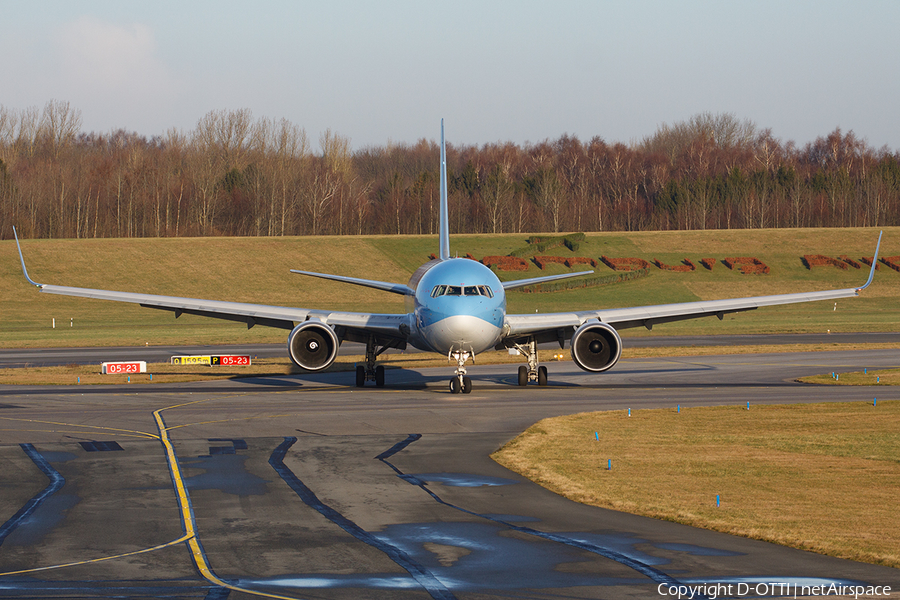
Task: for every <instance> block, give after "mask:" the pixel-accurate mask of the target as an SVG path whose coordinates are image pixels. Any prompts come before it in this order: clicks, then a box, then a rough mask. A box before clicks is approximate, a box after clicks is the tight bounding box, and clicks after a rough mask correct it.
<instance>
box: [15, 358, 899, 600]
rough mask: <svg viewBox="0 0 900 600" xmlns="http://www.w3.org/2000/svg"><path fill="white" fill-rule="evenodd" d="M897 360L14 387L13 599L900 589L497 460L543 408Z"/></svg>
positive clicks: (843, 565)
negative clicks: (376, 381) (525, 474)
mask: <svg viewBox="0 0 900 600" xmlns="http://www.w3.org/2000/svg"><path fill="white" fill-rule="evenodd" d="M898 364H900V351H898V350H888V351H886V350H877V351H857V352H829V353H797V354H772V355H745V356H739V355H729V356H705V357H687V358H657V359H631V360H623V361H622V362H620V364H619V365H617V367H616V368H615V369H613V370H612V371H611V372H609V373H605V374H599V375H593V374H589V373H584V372H582V371H580V370H578V369H577V367H575V366H574V365H573V364H572V363H570V362H567V363H548V367H549V370H550V386H548V387H547V388H538V387H536V386H529V387H528V388H524V389H523V388H519V387H517V386H516V385H515V373H514V371H515V370H514V369H513V368H512V367H511V366H509V365H505V366H481V365H476V366H474V367H470V370H469V373H470V375H471V376H472V378H473V380H474V384H475V388H474V391H473V392H472V394H470V395H451V394H450V393H449V392H448V390H447V380H448V378H449V371H450V370H449V368H447V369H423V370H419V371H415V370H389V371H388V374H387V382H388V383H387V387H385V388H383V389H375V388H365V389H362V390H360V389H357V388H354V387H349V384H350V381H349V377H350V375H349V374H346V373H335V374H324V375H317V376H306V377H294V376H285V377H278V378H258V379H248V380H239V381H218V382H205V383H197V384H178V385H175V384H173V385H152V386H150V385H148V386H104V387H103V388H102V389H100V388H93V387H87V386H80V387H78V386H71V387H56V386H31V387H27V388H24V387H23V388H11V387H3V388H0V441H2V444H0V464H2V469H0V489H2V490H3V492H2V494H0V597H14V598H36V597H40V598H104V597H108V598H112V597H129V598H212V599H214V598H232V599H238V598H240V599H243V598H253V597H260V596H262V597H273V598H278V597H285V598H341V599H343V598H348V599H349V598H401V599H403V598H429V597H430V598H472V599H475V598H510V597H514V598H643V597H657V596H659V591H660V590H662V591H664V592H665V591H666V590H668V589H670V588H671V587H672V586H678V585H691V586H697V585H703V584H709V583H722V584H732V585H737V584H738V583H744V584H746V585H749V586H751V588H752V587H753V586H756V585H757V584H761V583H778V582H781V583H788V584H790V583H792V582H793V583H794V584H799V585H805V584H809V585H817V584H820V583H830V582H838V583H839V584H841V583H845V584H847V585H849V584H851V583H855V584H868V585H879V586H885V585H889V586H892V588H893V589H894V590H898V589H900V571H898V570H896V569H891V568H885V567H877V566H872V565H866V564H861V563H854V562H850V561H844V560H838V559H833V558H828V557H823V556H818V555H815V554H810V553H806V552H801V551H797V550H792V549H788V548H783V547H780V546H775V545H772V544H767V543H763V542H757V541H753V540H747V539H743V538H737V537H732V536H728V535H724V534H719V533H714V532H708V531H703V530H699V529H694V528H690V527H686V526H682V525H677V524H674V523H669V522H664V521H657V520H653V519H647V518H643V517H634V516H631V515H627V514H623V513H618V512H615V511H608V510H603V509H597V508H592V507H587V506H582V505H579V504H575V503H573V502H569V501H567V500H564V499H562V498H561V497H558V496H556V495H554V494H551V493H549V492H547V491H545V490H543V489H542V488H540V487H538V486H536V485H534V484H532V483H530V482H528V481H526V480H524V479H523V478H521V477H519V476H518V475H516V474H513V473H511V472H509V471H506V470H505V469H503V468H502V467H500V466H498V465H497V464H495V463H494V462H493V461H491V460H490V458H489V457H488V455H489V454H490V453H491V452H492V451H494V450H495V449H496V448H498V447H499V446H500V445H502V444H503V443H504V442H506V441H507V440H509V439H510V438H512V437H513V436H515V435H516V434H518V433H519V432H520V431H522V430H524V429H525V428H527V427H528V426H529V425H531V424H532V423H534V422H535V421H537V420H539V419H541V418H544V417H547V416H554V415H560V414H570V413H575V412H581V411H587V410H611V409H622V408H632V409H633V410H640V409H642V408H651V407H674V406H675V405H676V404H678V405H681V407H682V408H690V407H692V406H699V405H716V404H732V403H734V404H740V405H744V404H746V403H747V402H748V401H749V402H751V404H762V403H792V402H819V401H860V402H866V401H869V402H870V401H871V400H872V397H873V395H875V393H876V390H874V389H873V388H866V387H854V388H850V387H818V386H809V385H803V384H797V383H794V382H793V380H794V378H796V377H799V376H802V375H807V374H812V373H821V372H830V371H839V372H840V371H850V370H858V369H862V368H864V367H868V368H877V367H887V366H897V365H898ZM877 396H878V398H879V400H896V399H898V398H900V390H897V389H896V388H887V387H879V388H877ZM735 589H737V588H735ZM782 590H783V591H786V590H784V588H782ZM751 595H755V594H751ZM761 595H766V594H761ZM695 597H697V596H695ZM745 597H747V596H746V595H745Z"/></svg>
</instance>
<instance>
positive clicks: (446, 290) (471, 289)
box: [431, 285, 494, 298]
mask: <svg viewBox="0 0 900 600" xmlns="http://www.w3.org/2000/svg"><path fill="white" fill-rule="evenodd" d="M438 296H487V297H488V298H493V297H494V292H493V290H491V288H490V286H487V285H467V286H459V285H436V286H434V289H432V290H431V297H432V298H437V297H438Z"/></svg>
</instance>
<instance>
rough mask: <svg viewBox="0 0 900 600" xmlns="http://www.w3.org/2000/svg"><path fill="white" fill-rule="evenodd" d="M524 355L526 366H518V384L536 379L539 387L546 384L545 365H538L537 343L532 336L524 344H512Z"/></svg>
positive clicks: (525, 383) (523, 384)
mask: <svg viewBox="0 0 900 600" xmlns="http://www.w3.org/2000/svg"><path fill="white" fill-rule="evenodd" d="M513 347H514V348H515V349H516V350H518V351H519V354H522V355H524V356H525V357H526V360H527V361H528V366H527V367H526V366H525V365H522V366H520V367H519V385H521V386H526V385H528V382H529V381H536V382H537V384H538V385H539V386H541V387H543V386H545V385H547V367H545V366H538V354H537V344H536V343H535V342H534V338H530V339H529V340H528V341H527V342H526V343H524V344H515V345H514V346H513Z"/></svg>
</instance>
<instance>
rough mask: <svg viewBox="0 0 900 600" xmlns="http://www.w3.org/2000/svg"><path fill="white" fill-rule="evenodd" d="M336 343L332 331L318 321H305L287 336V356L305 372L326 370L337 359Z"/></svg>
mask: <svg viewBox="0 0 900 600" xmlns="http://www.w3.org/2000/svg"><path fill="white" fill-rule="evenodd" d="M338 346H340V342H339V341H338V338H337V335H336V334H335V333H334V329H332V328H331V327H329V326H328V325H325V324H324V323H321V322H319V321H306V322H304V323H301V324H299V325H297V326H296V327H294V330H293V331H291V334H290V335H289V336H288V354H289V355H290V357H291V360H292V361H294V364H295V365H297V366H298V367H300V368H301V369H306V370H307V371H321V370H322V369H327V368H328V367H329V366H331V363H333V362H334V359H335V358H337V352H338Z"/></svg>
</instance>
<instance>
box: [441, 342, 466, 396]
mask: <svg viewBox="0 0 900 600" xmlns="http://www.w3.org/2000/svg"><path fill="white" fill-rule="evenodd" d="M470 356H472V355H471V354H470V353H468V352H464V351H462V350H457V351H453V352H450V354H449V356H448V357H447V358H448V359H449V360H451V361H452V360H453V359H456V372H455V373H454V374H453V379H451V380H450V393H451V394H458V393H460V392H462V393H463V394H469V393H471V392H472V380H471V379H469V378H468V377H466V362H467V361H468V360H469V357H470Z"/></svg>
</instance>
